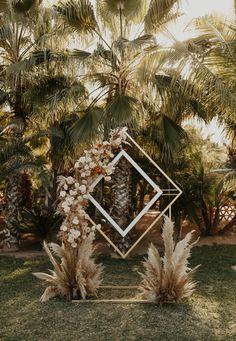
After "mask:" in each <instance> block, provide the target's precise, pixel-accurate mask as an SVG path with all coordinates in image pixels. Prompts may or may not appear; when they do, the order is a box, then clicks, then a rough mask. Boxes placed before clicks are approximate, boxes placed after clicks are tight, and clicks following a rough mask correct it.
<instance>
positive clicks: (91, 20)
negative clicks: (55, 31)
mask: <svg viewBox="0 0 236 341" xmlns="http://www.w3.org/2000/svg"><path fill="white" fill-rule="evenodd" d="M53 7H54V9H55V11H56V12H57V13H59V14H60V15H61V16H62V17H63V19H64V21H65V23H66V24H67V25H68V26H69V27H70V28H71V29H72V30H74V31H76V32H78V33H80V34H85V35H86V34H89V35H93V34H94V31H95V30H97V21H96V18H95V14H94V11H93V6H92V4H91V2H90V1H89V0H78V1H75V0H69V1H67V2H65V3H63V2H59V4H58V5H55V6H53Z"/></svg>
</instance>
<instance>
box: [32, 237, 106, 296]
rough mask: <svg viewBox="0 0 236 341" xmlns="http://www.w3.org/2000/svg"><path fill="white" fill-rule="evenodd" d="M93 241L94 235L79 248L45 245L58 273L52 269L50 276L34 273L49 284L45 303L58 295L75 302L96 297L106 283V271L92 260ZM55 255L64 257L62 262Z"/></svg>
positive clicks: (52, 244)
mask: <svg viewBox="0 0 236 341" xmlns="http://www.w3.org/2000/svg"><path fill="white" fill-rule="evenodd" d="M93 239H94V235H93V234H92V233H91V234H90V235H89V236H88V237H87V238H85V239H84V240H82V242H81V243H80V244H79V245H78V246H77V248H72V247H71V246H67V247H65V246H64V245H62V246H59V245H57V244H55V243H51V244H49V245H48V244H47V243H46V242H44V249H45V251H46V253H47V255H48V257H49V259H50V261H51V263H52V265H53V266H54V270H50V274H46V273H39V272H37V273H34V276H36V277H37V278H39V279H41V280H43V281H45V282H46V283H47V284H49V286H48V287H47V288H46V290H45V291H44V294H43V295H42V297H41V301H42V302H45V301H48V300H49V299H50V298H52V297H55V296H61V297H65V298H67V299H68V300H72V299H80V298H82V299H85V298H86V297H87V296H88V295H96V292H97V288H98V287H99V285H100V284H101V282H102V279H101V278H102V270H103V268H102V266H101V265H100V264H95V262H94V260H93V259H92V254H93V247H92V243H93ZM50 249H51V250H50ZM53 254H54V255H55V256H56V257H59V258H60V262H59V261H58V260H57V259H56V258H55V257H54V255H53Z"/></svg>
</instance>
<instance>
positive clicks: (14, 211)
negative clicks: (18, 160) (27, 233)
mask: <svg viewBox="0 0 236 341" xmlns="http://www.w3.org/2000/svg"><path fill="white" fill-rule="evenodd" d="M19 176H20V174H19V173H14V174H12V175H10V176H9V178H8V180H7V184H6V201H7V202H6V212H5V217H6V226H7V229H8V230H9V232H10V235H9V237H8V240H7V242H8V244H10V247H17V246H18V245H19V233H18V225H19V208H20V207H19V206H20V205H19V204H20V193H19Z"/></svg>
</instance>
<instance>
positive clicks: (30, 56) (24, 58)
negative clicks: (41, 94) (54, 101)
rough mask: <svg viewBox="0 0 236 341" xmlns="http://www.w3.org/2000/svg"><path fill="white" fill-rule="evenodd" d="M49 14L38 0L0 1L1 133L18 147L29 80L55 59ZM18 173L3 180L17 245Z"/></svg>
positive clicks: (25, 120)
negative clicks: (3, 123)
mask: <svg viewBox="0 0 236 341" xmlns="http://www.w3.org/2000/svg"><path fill="white" fill-rule="evenodd" d="M50 13H51V12H50V11H49V10H46V9H45V8H43V6H42V4H41V1H39V0H19V1H18V0H16V1H15V0H14V1H13V0H7V1H5V0H4V1H1V2H0V15H1V17H0V52H1V61H2V64H1V73H0V95H1V96H0V97H1V100H0V104H1V106H2V107H3V108H4V109H5V112H6V113H7V114H8V122H7V123H8V124H7V126H5V128H4V131H9V130H10V131H11V133H12V134H11V139H12V144H13V145H16V146H17V145H22V143H23V141H24V134H25V131H26V128H27V125H28V123H29V117H30V115H31V114H32V106H31V104H30V101H29V100H28V99H27V98H26V97H25V94H27V91H28V90H29V89H30V88H31V84H32V79H33V78H34V77H37V78H38V77H39V75H40V73H41V72H42V70H43V68H44V65H45V63H46V62H49V61H53V60H55V59H56V57H55V56H53V55H52V54H51V53H50V51H49V50H48V48H47V47H48V43H47V42H48V38H49V35H50V34H51V35H52V34H53V32H49V29H50V22H51V18H50ZM20 178H21V175H20V170H19V171H15V172H14V174H9V175H8V176H7V177H6V181H7V184H8V185H7V186H6V189H7V197H8V199H9V200H8V201H7V203H8V204H7V208H6V210H7V217H8V219H7V226H8V229H9V230H10V231H11V232H12V238H11V240H12V242H13V243H15V244H17V238H16V227H17V225H18V211H19V205H20V200H19V198H20V193H19V182H20Z"/></svg>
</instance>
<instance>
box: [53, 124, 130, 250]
mask: <svg viewBox="0 0 236 341" xmlns="http://www.w3.org/2000/svg"><path fill="white" fill-rule="evenodd" d="M126 131H127V128H122V129H120V130H118V129H116V130H113V131H112V132H111V134H110V138H109V141H105V142H102V143H99V144H97V145H96V146H95V147H93V148H92V149H90V150H85V156H82V157H80V159H79V160H77V161H76V162H75V165H74V173H75V176H74V177H72V176H69V177H63V176H60V177H59V191H60V192H59V196H60V204H59V207H58V212H60V213H62V214H63V215H64V216H65V220H64V221H63V223H62V226H61V228H60V232H59V238H60V239H61V240H62V241H63V243H64V244H65V246H66V245H68V246H71V247H72V248H77V246H78V245H79V244H80V243H81V242H82V240H83V239H85V238H87V237H88V236H89V234H90V233H94V231H95V229H100V228H101V225H96V226H91V223H90V219H89V216H88V214H87V213H86V208H87V206H88V194H89V193H91V192H92V191H93V187H92V186H91V185H92V183H93V182H94V180H95V179H96V177H97V176H98V175H100V174H103V176H104V179H105V181H110V180H111V175H112V174H113V172H114V170H115V167H114V166H113V164H112V162H111V159H112V158H113V157H114V154H113V151H114V150H117V149H120V148H121V146H122V143H124V142H125V141H126Z"/></svg>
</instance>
